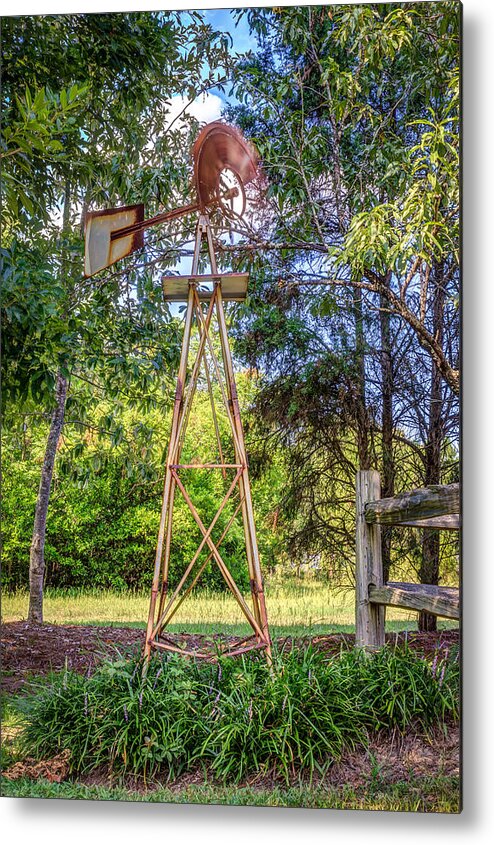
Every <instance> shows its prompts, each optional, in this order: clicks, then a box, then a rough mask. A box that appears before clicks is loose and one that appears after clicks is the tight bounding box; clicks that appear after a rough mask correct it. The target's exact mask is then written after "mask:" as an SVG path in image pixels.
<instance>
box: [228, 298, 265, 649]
mask: <svg viewBox="0 0 494 845" xmlns="http://www.w3.org/2000/svg"><path fill="white" fill-rule="evenodd" d="M216 312H217V315H218V325H219V334H220V340H221V348H222V353H223V361H224V366H225V372H226V377H227V386H228V392H229V399H230V402H231V407H232V411H233V420H234V424H235V427H236V433H237V441H238V443H239V446H240V454H239V455H238V456H237V461H238V463H242V464H243V465H244V469H243V472H242V475H241V479H239V492H240V496H241V498H242V500H243V502H244V504H243V507H242V516H243V517H244V530H245V545H246V552H247V560H248V564H249V571H250V578H251V593H252V602H253V606H254V612H255V614H256V617H258V618H259V622H260V627H261V629H262V632H263V636H264V638H265V640H266V642H267V643H268V645H267V648H266V656H267V659H268V662H269V663H271V646H270V642H271V641H270V636H269V626H268V617H267V611H266V601H265V597H264V586H263V582H262V574H261V564H260V561H259V551H258V548H257V538H256V529H255V522H254V511H253V507H252V495H251V489H250V480H249V473H248V468H247V455H246V452H245V442H244V434H243V428H242V421H241V418H240V407H239V404H238V397H237V389H236V385H235V375H234V370H233V362H232V357H231V351H230V344H229V342H228V333H227V328H226V321H225V312H224V309H223V299H222V296H221V287H220V285H217V289H216Z"/></svg>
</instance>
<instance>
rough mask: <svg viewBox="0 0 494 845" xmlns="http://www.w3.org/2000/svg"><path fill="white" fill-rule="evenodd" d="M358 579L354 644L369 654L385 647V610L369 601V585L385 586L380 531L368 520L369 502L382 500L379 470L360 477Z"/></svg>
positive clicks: (367, 471) (358, 496)
mask: <svg viewBox="0 0 494 845" xmlns="http://www.w3.org/2000/svg"><path fill="white" fill-rule="evenodd" d="M356 488H357V498H356V509H357V523H356V537H355V539H356V577H355V643H356V645H357V646H358V647H360V648H364V649H366V650H368V651H371V650H374V649H378V648H380V647H381V646H383V645H384V614H385V610H384V607H382V606H380V605H377V604H371V602H370V601H369V584H375V585H376V586H378V587H379V586H381V585H382V582H383V575H382V559H381V530H380V528H379V526H378V525H368V524H367V522H366V520H365V504H366V502H369V501H373V500H374V499H379V496H380V495H381V482H380V478H379V473H378V472H376V470H361V471H359V472H358V473H357V481H356Z"/></svg>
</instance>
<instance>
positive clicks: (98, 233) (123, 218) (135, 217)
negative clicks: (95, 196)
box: [84, 203, 144, 278]
mask: <svg viewBox="0 0 494 845" xmlns="http://www.w3.org/2000/svg"><path fill="white" fill-rule="evenodd" d="M143 220H144V205H143V204H142V203H140V204H139V205H126V206H122V208H107V209H106V210H104V211H90V212H88V214H87V215H86V221H85V252H84V275H85V276H86V278H87V277H88V276H94V274H95V273H99V271H100V270H104V269H105V268H106V267H110V265H111V264H114V262H115V261H119V260H120V258H124V257H125V256H126V255H129V254H130V253H131V252H134V250H136V249H140V248H141V247H142V246H143V245H144V234H143V232H142V230H141V231H137V232H133V233H131V234H129V235H126V236H125V237H122V238H118V239H117V240H112V238H111V235H112V232H115V231H117V230H118V229H123V228H124V227H126V226H132V225H134V224H135V223H142V221H143Z"/></svg>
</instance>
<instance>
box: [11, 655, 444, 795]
mask: <svg viewBox="0 0 494 845" xmlns="http://www.w3.org/2000/svg"><path fill="white" fill-rule="evenodd" d="M458 676H459V669H458V663H457V662H456V661H455V660H454V659H449V660H448V661H442V662H441V663H440V664H438V661H437V660H436V662H435V663H434V664H433V665H432V666H431V665H430V664H429V663H427V662H426V661H424V660H421V659H420V658H418V657H416V656H414V655H412V654H410V653H409V652H407V651H405V652H398V651H393V650H391V649H387V648H385V649H382V650H381V652H379V653H378V654H376V655H374V656H372V657H370V658H365V657H363V656H362V655H361V654H359V653H358V652H349V653H347V654H342V655H341V656H340V657H333V658H331V659H328V658H327V657H325V656H324V655H323V654H321V653H320V652H317V651H315V650H313V649H312V648H309V649H306V650H303V651H297V650H296V649H293V650H292V651H291V652H289V653H287V654H279V653H277V654H275V656H274V662H273V668H272V670H269V668H268V667H267V665H266V663H265V661H263V660H262V659H259V658H257V659H256V658H252V657H251V658H248V657H244V658H243V659H240V660H233V659H231V658H230V659H226V658H220V659H219V661H218V663H216V664H211V663H205V662H201V661H197V662H196V661H193V660H186V659H184V658H183V657H180V656H177V655H161V656H155V657H153V659H152V660H151V661H150V664H149V667H148V671H147V674H146V676H145V677H143V674H142V663H141V661H140V660H136V659H135V658H134V659H131V660H127V659H120V660H117V661H115V662H112V663H110V662H108V663H105V664H103V665H102V666H101V667H100V668H98V669H97V670H96V671H95V672H94V674H93V675H92V676H90V677H88V676H86V677H82V676H80V675H76V674H74V673H71V672H63V673H61V674H59V675H58V676H54V677H53V678H52V680H51V682H50V683H48V684H45V685H44V686H42V687H41V689H40V690H39V692H38V694H36V695H35V696H34V697H33V698H32V699H31V700H30V701H29V704H28V707H27V710H26V714H25V730H24V734H23V748H24V750H25V752H26V753H29V754H31V755H34V756H37V757H39V758H41V757H45V756H50V755H53V754H56V753H58V752H59V751H61V750H63V749H65V748H69V749H70V751H71V761H72V770H73V771H74V772H86V771H88V770H91V769H94V768H95V767H97V766H100V765H109V767H110V770H111V771H113V772H116V773H127V774H133V775H143V776H144V777H150V776H151V777H152V776H155V775H157V774H158V773H159V774H160V775H162V776H165V777H167V778H168V779H174V778H176V777H177V776H178V775H179V774H181V773H183V772H184V771H190V770H193V769H194V768H197V767H198V766H199V765H203V766H205V767H206V768H207V769H209V770H210V771H211V772H212V773H213V775H214V776H216V777H217V778H219V779H220V780H224V781H226V780H229V781H239V780H241V779H242V778H244V777H246V776H247V775H249V774H253V773H267V772H270V773H272V774H273V775H281V776H283V777H284V779H285V780H286V781H287V782H288V781H289V779H290V778H291V777H292V776H293V775H295V774H297V773H298V774H303V775H308V776H310V777H312V775H313V774H314V773H316V772H319V773H322V772H324V771H325V770H326V769H327V768H328V766H329V765H330V764H331V763H332V762H333V761H334V760H336V759H338V758H339V757H340V756H341V754H342V753H343V751H344V750H345V749H348V748H351V747H355V746H357V745H362V744H364V745H365V744H366V741H367V737H368V734H369V731H377V730H382V729H392V728H396V729H399V730H402V731H404V730H405V729H406V728H408V727H410V726H414V727H420V728H422V729H426V728H427V727H429V726H431V725H433V724H434V723H436V722H439V721H443V720H444V719H446V718H448V717H451V718H457V716H458Z"/></svg>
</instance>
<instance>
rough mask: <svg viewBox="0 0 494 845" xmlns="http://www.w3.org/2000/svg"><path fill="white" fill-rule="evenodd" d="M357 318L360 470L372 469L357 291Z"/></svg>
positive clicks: (361, 312) (359, 293) (357, 293)
mask: <svg viewBox="0 0 494 845" xmlns="http://www.w3.org/2000/svg"><path fill="white" fill-rule="evenodd" d="M353 313H354V318H355V360H356V365H357V390H356V393H357V395H356V410H355V416H356V424H357V451H358V462H359V469H370V452H369V414H368V411H367V406H366V402H365V330H364V309H363V304H362V291H361V290H355V292H354V301H353Z"/></svg>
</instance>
